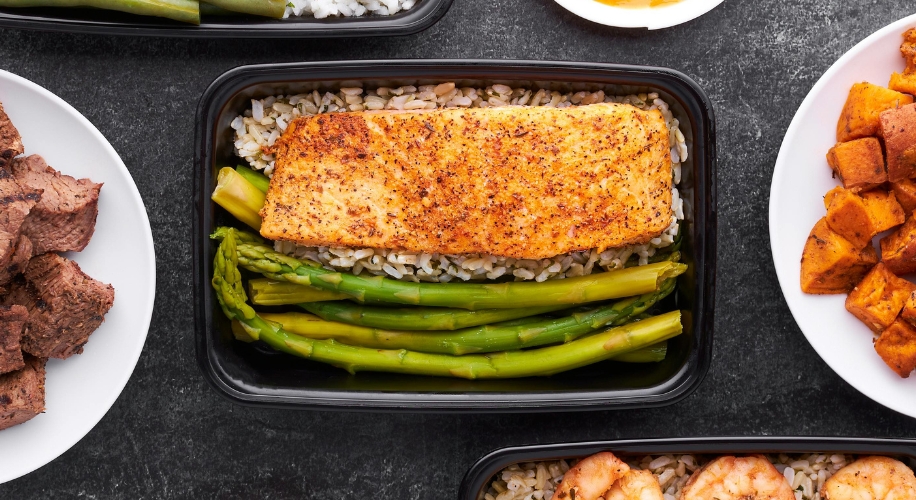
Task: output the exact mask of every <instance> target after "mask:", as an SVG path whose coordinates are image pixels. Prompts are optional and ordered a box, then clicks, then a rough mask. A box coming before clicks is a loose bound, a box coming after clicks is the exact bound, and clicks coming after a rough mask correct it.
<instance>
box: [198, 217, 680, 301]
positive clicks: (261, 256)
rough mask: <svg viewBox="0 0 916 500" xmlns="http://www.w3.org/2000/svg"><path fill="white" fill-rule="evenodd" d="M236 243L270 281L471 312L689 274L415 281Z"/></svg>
mask: <svg viewBox="0 0 916 500" xmlns="http://www.w3.org/2000/svg"><path fill="white" fill-rule="evenodd" d="M230 231H234V230H233V229H231V228H226V227H221V228H218V229H217V230H216V231H215V232H214V233H213V236H212V237H213V238H214V239H217V240H219V239H223V238H225V237H226V235H227V234H228V233H229V232H230ZM237 239H238V243H237V246H238V262H239V265H241V266H242V267H243V268H245V269H248V270H249V271H254V272H257V273H261V274H263V275H264V276H266V277H268V278H272V279H278V280H283V281H289V282H291V283H297V284H300V285H311V286H314V287H316V288H321V289H324V290H332V291H336V292H341V293H345V294H347V295H350V296H351V297H353V298H354V299H356V300H358V301H366V300H370V301H381V302H390V303H394V304H408V305H419V306H436V307H457V308H461V309H469V310H477V309H513V308H523V307H543V306H551V305H558V304H568V305H570V306H572V305H577V304H584V303H588V302H598V301H603V300H608V299H617V298H621V297H629V296H632V295H638V294H643V293H649V292H653V291H655V290H658V288H659V286H660V285H661V283H663V282H664V281H665V280H667V279H669V278H674V277H676V276H679V275H681V274H683V273H684V271H686V270H687V266H686V265H685V264H679V263H675V262H670V261H665V262H658V263H654V264H648V265H645V266H639V267H631V268H626V269H621V270H617V271H608V272H603V273H596V274H591V275H588V276H577V277H574V278H567V279H563V280H552V281H545V282H543V283H532V282H524V281H522V282H506V283H488V284H480V283H413V282H404V281H397V280H393V279H388V278H383V277H380V276H375V277H371V278H367V277H363V276H355V275H352V274H347V273H340V272H336V271H328V270H327V269H323V268H322V267H321V266H320V265H319V264H318V263H317V262H310V261H302V260H298V259H294V258H292V257H289V256H287V255H284V254H282V253H279V252H276V251H274V249H273V248H271V247H270V246H268V245H266V244H264V242H263V240H262V239H261V238H260V237H259V236H256V235H253V234H250V233H245V232H241V231H239V232H238V233H237Z"/></svg>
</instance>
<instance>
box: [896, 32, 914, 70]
mask: <svg viewBox="0 0 916 500" xmlns="http://www.w3.org/2000/svg"><path fill="white" fill-rule="evenodd" d="M900 55H902V56H903V59H904V60H905V61H906V69H905V70H903V72H904V73H905V74H910V73H916V29H914V28H910V29H908V30H906V31H904V32H903V43H901V44H900Z"/></svg>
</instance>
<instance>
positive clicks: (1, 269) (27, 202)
mask: <svg viewBox="0 0 916 500" xmlns="http://www.w3.org/2000/svg"><path fill="white" fill-rule="evenodd" d="M40 197H41V191H36V190H33V189H29V188H26V189H23V188H22V187H21V186H20V185H19V183H17V182H16V179H14V178H13V176H12V174H10V172H9V171H8V170H6V169H5V168H0V285H2V284H4V283H6V282H8V281H9V277H8V276H7V275H6V274H7V273H6V271H5V270H6V269H7V268H8V267H9V266H10V261H11V259H12V256H13V252H14V250H15V249H16V246H17V244H18V243H19V236H20V230H21V228H22V224H23V222H25V219H26V216H28V214H29V211H31V209H32V207H34V206H35V204H36V203H38V200H39V198H40ZM29 257H31V256H29ZM27 259H28V257H27Z"/></svg>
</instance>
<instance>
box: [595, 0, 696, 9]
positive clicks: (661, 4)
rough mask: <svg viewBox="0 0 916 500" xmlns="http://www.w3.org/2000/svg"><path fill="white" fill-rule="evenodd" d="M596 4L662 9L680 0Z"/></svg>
mask: <svg viewBox="0 0 916 500" xmlns="http://www.w3.org/2000/svg"><path fill="white" fill-rule="evenodd" d="M595 1H597V2H600V3H603V4H606V5H613V6H614V7H626V8H630V9H642V8H646V7H664V6H666V5H671V4H673V3H678V2H680V1H681V0H595Z"/></svg>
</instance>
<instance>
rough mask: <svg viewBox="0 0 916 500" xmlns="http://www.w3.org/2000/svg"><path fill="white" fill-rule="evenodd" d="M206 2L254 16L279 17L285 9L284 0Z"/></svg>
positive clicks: (214, 0)
mask: <svg viewBox="0 0 916 500" xmlns="http://www.w3.org/2000/svg"><path fill="white" fill-rule="evenodd" d="M207 3H208V4H211V5H215V6H217V7H220V8H223V9H226V10H231V11H233V12H242V13H245V14H253V15H256V16H265V17H272V18H274V19H280V18H282V17H283V11H284V10H286V0H207Z"/></svg>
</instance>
